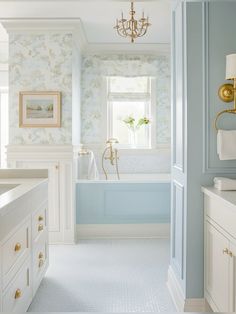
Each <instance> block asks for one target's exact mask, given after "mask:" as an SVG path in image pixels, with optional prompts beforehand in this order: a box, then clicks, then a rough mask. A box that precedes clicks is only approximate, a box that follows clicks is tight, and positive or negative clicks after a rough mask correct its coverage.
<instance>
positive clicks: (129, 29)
mask: <svg viewBox="0 0 236 314" xmlns="http://www.w3.org/2000/svg"><path fill="white" fill-rule="evenodd" d="M134 16H135V11H134V3H133V1H131V10H130V19H129V20H127V19H124V16H123V12H122V14H121V19H120V20H118V19H117V20H116V26H115V27H114V29H116V30H117V33H118V34H119V35H120V36H122V37H130V38H131V42H132V43H134V40H135V39H136V38H138V37H142V36H144V35H145V34H146V33H147V29H148V27H149V26H151V24H150V23H149V18H148V17H147V18H145V17H144V12H143V15H142V18H141V19H139V20H136V19H135V18H134Z"/></svg>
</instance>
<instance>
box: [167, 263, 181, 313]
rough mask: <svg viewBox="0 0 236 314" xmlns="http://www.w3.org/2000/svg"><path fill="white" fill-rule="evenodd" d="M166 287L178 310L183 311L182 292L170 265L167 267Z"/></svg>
mask: <svg viewBox="0 0 236 314" xmlns="http://www.w3.org/2000/svg"><path fill="white" fill-rule="evenodd" d="M167 287H168V289H169V292H170V295H171V297H172V300H173V302H174V304H175V307H176V309H177V311H178V312H183V311H184V293H183V291H182V288H181V286H180V284H179V281H178V279H177V278H176V275H175V272H174V270H173V268H172V267H171V266H169V269H168V279H167Z"/></svg>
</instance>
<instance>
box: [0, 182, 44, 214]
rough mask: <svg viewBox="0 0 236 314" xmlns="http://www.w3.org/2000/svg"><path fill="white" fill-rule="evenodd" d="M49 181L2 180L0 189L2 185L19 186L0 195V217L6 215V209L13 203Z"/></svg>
mask: <svg viewBox="0 0 236 314" xmlns="http://www.w3.org/2000/svg"><path fill="white" fill-rule="evenodd" d="M46 181H47V179H45V178H37V179H32V178H27V179H26V178H10V179H5V178H4V179H3V178H0V187H1V185H8V184H9V185H17V186H16V187H14V188H13V189H10V190H9V191H7V192H4V193H3V194H1V195H0V216H3V215H4V214H5V211H4V207H5V206H6V205H8V204H10V203H11V202H14V201H15V200H16V199H18V198H19V197H21V196H23V195H24V194H25V193H27V192H29V191H31V190H32V189H34V188H35V187H36V186H38V185H39V184H41V183H42V182H46Z"/></svg>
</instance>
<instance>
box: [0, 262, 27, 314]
mask: <svg viewBox="0 0 236 314" xmlns="http://www.w3.org/2000/svg"><path fill="white" fill-rule="evenodd" d="M30 274H31V269H30V258H28V260H27V262H26V263H25V264H24V265H23V267H22V268H21V269H20V270H19V272H18V273H17V275H16V277H15V278H14V280H13V282H12V283H11V285H10V287H9V288H8V289H7V291H6V292H5V294H4V295H3V300H2V309H3V311H4V312H25V311H26V310H27V309H28V307H29V304H30V302H31V298H32V289H31V284H30Z"/></svg>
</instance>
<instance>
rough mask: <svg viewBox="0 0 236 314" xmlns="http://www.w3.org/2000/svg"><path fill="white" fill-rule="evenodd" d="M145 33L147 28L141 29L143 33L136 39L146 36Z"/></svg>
mask: <svg viewBox="0 0 236 314" xmlns="http://www.w3.org/2000/svg"><path fill="white" fill-rule="evenodd" d="M146 33H147V28H145V29H143V32H142V33H141V34H140V35H139V36H138V37H142V36H144V35H146Z"/></svg>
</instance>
